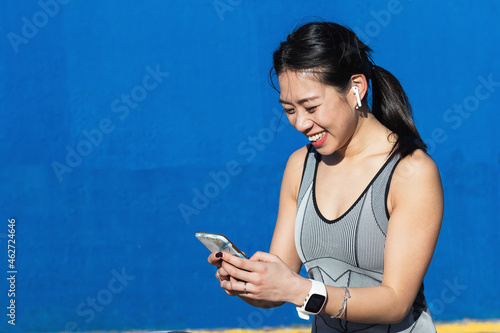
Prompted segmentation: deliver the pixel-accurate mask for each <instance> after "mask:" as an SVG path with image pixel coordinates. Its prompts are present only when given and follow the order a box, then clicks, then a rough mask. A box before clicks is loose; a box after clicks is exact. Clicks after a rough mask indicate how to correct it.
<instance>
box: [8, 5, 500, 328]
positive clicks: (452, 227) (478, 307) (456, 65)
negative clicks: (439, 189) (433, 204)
mask: <svg viewBox="0 0 500 333" xmlns="http://www.w3.org/2000/svg"><path fill="white" fill-rule="evenodd" d="M499 9H500V5H499V3H498V2H494V1H481V2H474V3H473V2H469V1H440V2H432V3H431V2H422V1H410V0H401V1H394V0H389V1H385V0H384V1H366V2H354V3H353V2H347V1H345V2H340V1H331V0H323V1H319V0H316V1H307V2H306V1H303V2H293V3H291V2H289V1H256V0H253V1H252V0H216V1H214V0H198V1H159V0H155V1H140V2H139V1H130V0H122V1H76V0H73V1H70V0H57V1H56V0H41V1H34V0H33V1H15V0H5V1H3V3H2V8H1V10H0V36H1V40H0V117H1V118H0V119H1V121H0V126H1V130H0V156H1V167H0V175H1V177H2V178H1V186H0V253H2V254H1V255H0V258H3V259H2V260H1V261H0V277H2V276H3V278H1V279H0V281H1V282H0V295H1V296H0V309H3V310H0V318H2V319H0V331H2V332H4V331H15V330H17V331H29V332H34V331H37V332H42V331H51V332H54V331H64V330H68V331H86V330H111V329H114V330H123V329H189V328H215V327H245V328H250V327H262V326H273V325H286V324H296V323H302V322H301V321H300V320H299V319H298V317H297V316H296V313H295V310H294V309H293V307H292V306H284V307H282V308H279V309H274V310H259V309H254V308H252V307H250V306H248V305H246V304H244V303H243V302H242V301H240V300H238V299H234V298H231V297H228V296H226V295H225V293H224V292H223V291H222V290H220V289H219V287H218V283H217V280H216V279H215V278H214V276H213V274H214V269H213V267H211V266H210V265H208V264H207V263H206V257H207V255H208V251H207V250H206V249H205V248H204V247H203V246H202V245H201V244H200V243H199V242H198V241H197V240H196V239H195V237H194V233H195V232H196V231H198V230H202V231H212V232H219V233H224V234H227V235H228V236H230V238H231V239H232V240H233V241H235V242H236V243H237V245H238V246H239V247H240V248H242V249H243V250H244V251H246V252H247V253H253V252H254V251H257V250H267V249H268V246H269V242H270V238H271V235H272V231H273V226H274V222H275V218H276V214H277V202H278V195H279V186H280V181H281V176H282V172H283V169H284V166H285V162H286V159H287V157H288V155H289V154H290V153H291V152H292V151H294V150H295V149H297V148H299V147H301V146H302V145H304V144H306V143H307V142H306V141H305V139H304V138H303V137H302V136H301V135H299V134H298V133H296V131H295V130H294V129H293V128H292V127H291V126H290V124H289V123H288V122H287V121H286V120H283V122H281V123H280V124H279V126H278V122H277V121H278V117H279V111H278V110H279V109H280V106H279V105H278V103H277V99H278V96H277V94H276V92H274V91H273V89H272V88H270V87H269V85H268V83H267V73H268V70H269V68H270V66H271V54H272V51H273V50H274V49H275V48H276V47H277V45H278V43H279V41H281V40H282V39H283V38H284V37H285V36H286V34H287V33H289V32H290V31H291V29H292V28H293V27H294V26H296V25H297V24H299V23H301V22H305V21H304V20H303V18H304V17H306V16H308V17H309V18H307V19H306V21H309V20H311V17H321V18H323V19H325V20H333V21H337V22H339V23H344V24H348V25H350V26H351V27H352V28H354V29H355V30H356V31H357V32H358V33H359V34H360V36H361V37H362V38H363V39H364V40H365V41H366V42H367V43H368V44H369V45H370V46H372V48H374V49H375V50H376V53H375V60H376V62H377V63H378V64H379V65H382V66H384V67H386V68H388V69H389V70H391V71H392V72H393V73H394V74H395V75H396V76H397V77H398V78H400V79H401V81H402V83H403V85H404V87H405V88H406V90H407V93H408V95H409V96H410V98H411V100H412V102H413V105H414V109H415V116H416V121H417V125H418V126H419V129H420V131H421V134H422V136H423V137H424V138H426V141H427V143H428V144H429V147H430V152H431V154H432V156H433V157H434V159H435V160H436V162H437V163H438V165H439V166H440V169H441V173H442V178H443V183H444V189H445V194H446V211H445V220H444V225H443V229H442V234H441V238H440V241H439V244H438V247H437V251H436V254H435V259H434V261H433V263H432V265H431V267H430V270H429V273H428V275H427V277H426V290H427V297H428V301H429V303H430V308H431V310H432V312H433V315H434V317H435V318H436V319H438V320H454V319H460V318H464V317H472V318H498V317H500V297H499V296H500V295H499V290H498V288H497V286H498V281H499V278H500V259H499V257H498V256H497V253H498V241H499V235H500V220H499V217H498V216H499V211H498V204H499V199H500V196H499V192H500V190H499V181H500V149H499V145H498V129H497V127H498V123H499V122H500V116H499V112H498V104H499V103H500V71H499V67H500V65H499V62H498V59H497V58H498V57H497V55H498V51H499V46H498V45H499V44H498V41H499V40H500V28H499V23H498V15H499ZM9 218H15V220H16V244H15V246H16V269H17V271H18V273H17V275H16V283H15V294H16V295H15V298H13V297H8V296H7V292H8V290H9V287H10V283H9V281H7V279H6V278H7V277H8V274H7V271H8V266H7V264H8V263H7V240H8V226H7V225H8V219H9ZM11 299H15V301H16V326H15V327H14V326H12V325H9V324H8V323H7V320H8V319H9V318H8V317H7V316H6V314H7V311H9V310H7V309H6V307H7V306H9V301H10V300H11Z"/></svg>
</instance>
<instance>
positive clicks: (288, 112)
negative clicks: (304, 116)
mask: <svg viewBox="0 0 500 333" xmlns="http://www.w3.org/2000/svg"><path fill="white" fill-rule="evenodd" d="M283 111H285V112H286V113H287V114H293V113H294V112H295V109H286V108H283Z"/></svg>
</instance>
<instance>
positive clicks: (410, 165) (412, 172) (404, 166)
mask: <svg viewBox="0 0 500 333" xmlns="http://www.w3.org/2000/svg"><path fill="white" fill-rule="evenodd" d="M432 175H439V170H438V167H437V165H436V163H435V162H434V160H433V159H432V157H430V156H429V155H428V154H427V153H426V152H424V151H423V150H421V149H416V150H415V151H414V152H413V153H411V154H409V155H407V156H405V157H403V158H402V159H401V160H400V161H399V163H398V165H397V167H396V169H395V170H394V176H395V177H402V178H407V179H411V178H413V177H423V176H432Z"/></svg>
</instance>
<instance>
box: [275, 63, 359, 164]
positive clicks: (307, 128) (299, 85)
mask: <svg viewBox="0 0 500 333" xmlns="http://www.w3.org/2000/svg"><path fill="white" fill-rule="evenodd" d="M278 81H279V86H280V92H281V93H280V103H281V104H282V105H283V108H284V110H285V112H286V114H287V117H288V120H289V121H290V123H291V124H292V125H293V126H294V127H295V128H296V129H297V130H298V131H299V132H301V133H303V134H304V135H305V136H307V137H308V139H309V140H310V141H311V144H312V145H313V146H314V147H315V148H316V150H317V151H318V152H319V153H320V154H322V155H331V154H333V153H334V152H336V151H338V150H342V149H345V147H346V146H347V144H348V143H349V141H350V139H351V138H352V136H353V135H354V133H355V131H356V128H357V125H358V113H357V111H356V110H355V105H350V104H349V102H348V99H347V98H345V96H343V95H342V94H340V93H339V92H338V91H337V90H336V89H335V88H334V87H332V86H329V85H325V84H322V83H320V82H319V81H318V80H317V79H316V78H315V77H314V76H313V74H311V73H308V72H297V71H290V70H287V71H285V72H283V73H281V74H280V75H278Z"/></svg>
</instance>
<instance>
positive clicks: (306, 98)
mask: <svg viewBox="0 0 500 333" xmlns="http://www.w3.org/2000/svg"><path fill="white" fill-rule="evenodd" d="M319 98H320V96H310V97H305V98H302V99H300V100H298V101H297V103H298V104H304V103H306V102H311V101H313V100H316V99H319ZM279 102H280V103H282V104H290V105H291V104H293V103H291V102H287V101H285V100H284V99H282V98H280V101H279Z"/></svg>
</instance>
